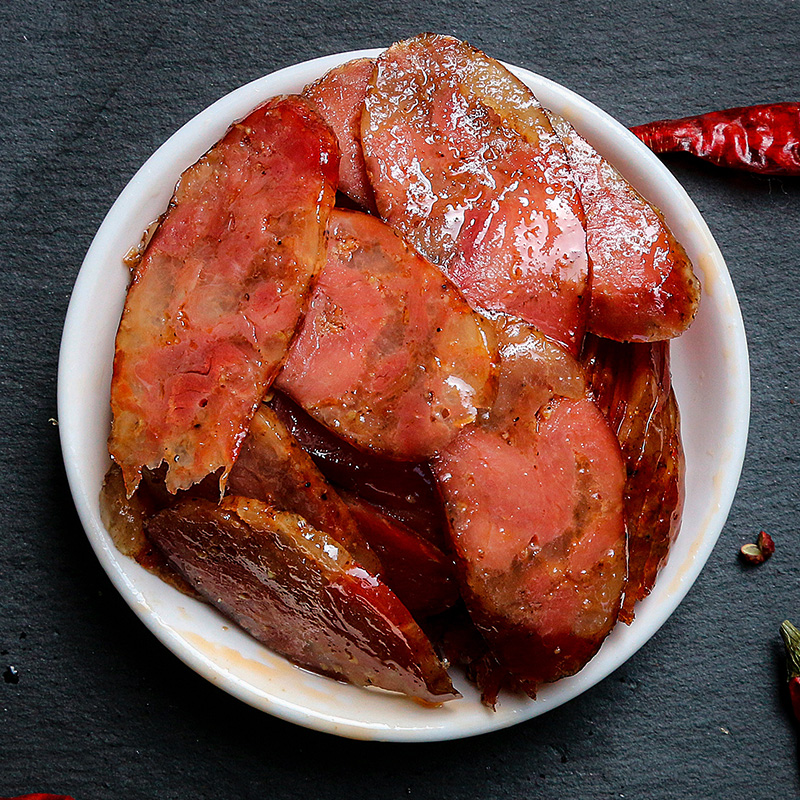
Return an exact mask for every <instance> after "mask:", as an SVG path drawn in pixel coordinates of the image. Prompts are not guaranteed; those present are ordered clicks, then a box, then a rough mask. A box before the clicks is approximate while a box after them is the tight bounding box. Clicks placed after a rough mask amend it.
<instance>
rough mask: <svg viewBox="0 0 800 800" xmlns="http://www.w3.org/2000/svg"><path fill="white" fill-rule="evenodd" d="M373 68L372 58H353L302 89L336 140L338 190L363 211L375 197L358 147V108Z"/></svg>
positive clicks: (373, 201)
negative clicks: (329, 127)
mask: <svg viewBox="0 0 800 800" xmlns="http://www.w3.org/2000/svg"><path fill="white" fill-rule="evenodd" d="M374 67H375V61H374V60H373V59H371V58H355V59H353V60H352V61H347V62H346V63H344V64H340V65H339V66H336V67H334V68H333V69H331V70H329V71H328V72H326V73H325V74H324V75H323V76H322V77H321V78H320V79H319V80H318V81H315V82H314V83H311V84H309V85H308V86H306V88H305V89H303V96H304V97H306V98H308V99H309V100H311V102H312V103H313V104H314V107H315V108H316V109H317V111H318V112H319V114H320V116H321V117H322V118H323V119H324V120H325V122H327V123H328V125H330V126H331V130H333V132H334V133H335V134H336V139H337V140H338V142H339V151H340V153H341V159H340V161H339V189H340V190H341V191H343V192H344V193H345V194H346V195H347V196H348V197H350V198H351V199H352V200H355V202H356V203H358V205H359V206H361V208H363V209H364V210H366V211H374V210H375V198H374V196H373V194H372V186H371V185H370V182H369V178H368V177H367V170H366V167H365V166H364V154H363V152H362V150H361V111H362V109H363V107H364V96H365V95H366V93H367V84H368V83H369V79H370V78H371V77H372V70H373V69H374Z"/></svg>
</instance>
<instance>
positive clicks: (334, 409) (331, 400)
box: [276, 209, 496, 460]
mask: <svg viewBox="0 0 800 800" xmlns="http://www.w3.org/2000/svg"><path fill="white" fill-rule="evenodd" d="M495 372H496V349H495V347H494V343H493V341H492V340H491V337H490V332H489V330H488V326H487V325H486V324H485V323H484V321H483V320H482V318H481V317H479V316H478V315H477V314H476V313H475V312H473V311H472V310H471V309H470V308H469V306H468V305H467V304H466V302H464V299H463V298H462V296H461V295H460V293H459V292H458V290H457V289H456V288H455V286H453V284H452V283H451V282H450V281H448V280H447V279H446V278H444V277H443V276H442V274H441V272H440V271H439V270H438V269H437V268H436V267H434V266H433V265H432V264H430V263H429V262H428V261H426V260H425V259H424V258H422V257H421V256H419V255H418V254H417V253H415V252H414V251H413V250H412V249H410V248H409V247H408V246H407V245H406V243H405V242H404V241H403V240H402V239H401V238H400V237H399V236H397V234H395V233H394V232H393V231H392V230H391V229H390V228H389V227H388V226H387V225H385V224H384V223H383V222H381V221H380V220H379V219H377V218H375V217H371V216H369V215H367V214H361V213H359V212H355V211H342V210H339V209H336V210H334V212H333V213H332V214H331V218H330V224H329V226H328V249H327V260H326V262H325V266H324V268H323V270H322V272H321V273H320V275H319V278H318V280H317V283H316V286H315V288H314V292H313V294H312V296H311V302H310V304H309V308H308V311H307V313H306V316H305V320H304V322H303V325H302V327H301V328H300V331H299V333H298V335H297V337H296V338H295V340H294V342H293V343H292V347H291V350H290V351H289V356H288V358H287V360H286V364H285V365H284V367H283V370H282V371H281V373H280V375H279V376H278V379H277V381H276V386H277V387H278V388H280V389H281V390H282V391H284V392H286V393H287V394H289V395H290V396H291V397H292V398H294V399H295V400H296V401H297V402H298V403H299V404H300V405H301V406H302V407H303V408H304V409H305V410H306V411H308V412H309V413H310V414H311V415H312V416H314V417H315V418H317V419H318V420H319V421H321V422H322V423H324V424H325V425H326V426H327V427H329V428H331V429H332V430H334V431H336V433H338V434H339V435H341V436H343V437H345V438H347V439H349V440H350V441H352V442H354V443H355V444H357V445H358V446H359V447H362V448H365V449H372V450H376V451H378V452H381V453H384V454H386V455H388V456H390V457H392V458H398V459H405V460H420V459H422V458H425V457H426V456H428V455H430V454H431V453H433V452H434V451H436V450H438V449H440V448H442V447H444V446H445V445H446V444H447V443H448V442H449V441H450V440H451V439H452V438H453V437H454V436H455V435H456V433H457V432H458V431H459V429H460V428H462V427H463V426H464V425H467V424H469V423H470V422H472V421H473V420H474V419H475V418H476V416H477V414H478V411H479V410H480V409H484V408H488V407H489V406H490V405H491V403H492V400H493V398H494V391H495Z"/></svg>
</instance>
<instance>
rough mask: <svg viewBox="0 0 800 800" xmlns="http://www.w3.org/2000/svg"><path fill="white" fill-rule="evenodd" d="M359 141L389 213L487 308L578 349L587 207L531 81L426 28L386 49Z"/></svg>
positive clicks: (584, 300)
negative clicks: (585, 210) (419, 34)
mask: <svg viewBox="0 0 800 800" xmlns="http://www.w3.org/2000/svg"><path fill="white" fill-rule="evenodd" d="M361 140H362V146H363V149H364V157H365V162H366V166H367V172H368V174H369V175H370V178H371V181H372V186H373V189H374V191H375V200H376V203H377V206H378V210H379V212H380V214H381V216H383V217H384V219H386V220H387V221H388V222H389V224H390V225H391V226H392V227H394V228H396V229H397V230H399V231H401V232H402V233H403V235H404V236H406V238H407V239H408V240H409V241H410V242H411V243H412V244H413V245H414V246H415V247H416V248H417V249H418V250H419V251H420V252H421V253H422V254H423V255H425V256H427V257H428V258H429V259H430V260H431V261H433V262H434V263H436V264H438V265H439V266H441V267H442V268H443V269H444V271H445V272H446V273H447V274H448V275H449V276H450V277H451V278H452V279H453V281H454V282H455V283H456V285H457V286H458V287H459V288H460V289H461V290H462V292H463V293H464V295H465V297H466V298H467V300H468V301H469V302H470V304H471V305H472V306H473V307H474V308H477V309H486V310H499V311H503V312H506V313H509V314H512V315H514V316H518V317H521V318H522V319H524V320H526V321H527V322H530V323H532V324H533V325H535V326H536V327H537V328H539V329H540V330H541V331H543V332H544V333H546V334H547V335H549V336H551V337H553V338H554V339H556V340H557V341H558V342H560V343H562V344H563V345H565V346H566V347H567V348H568V349H569V350H571V351H572V352H573V353H574V354H577V352H578V350H579V349H580V342H581V339H582V336H583V331H584V327H585V319H586V312H587V308H588V302H589V292H588V277H589V271H588V261H587V256H586V234H585V230H584V227H583V223H582V213H583V212H582V209H581V206H580V201H579V198H578V194H577V191H576V189H575V185H574V183H573V181H572V175H571V172H570V169H569V165H568V162H567V159H566V155H565V153H564V148H563V146H562V144H561V142H560V140H559V138H558V136H557V135H556V134H555V132H554V131H553V128H552V126H551V124H550V122H549V120H548V118H547V115H546V114H545V113H544V111H543V109H542V108H541V106H540V105H539V103H538V102H537V100H536V98H535V97H534V96H533V94H532V93H531V92H530V90H529V89H528V88H527V87H526V86H525V85H524V84H523V83H522V82H521V81H519V80H517V78H515V77H514V76H513V75H512V74H511V73H510V72H508V70H506V69H505V67H503V66H502V65H501V64H499V63H498V62H497V61H494V60H493V59H490V58H488V57H487V56H486V55H484V54H483V53H481V52H479V51H478V50H475V49H473V48H471V47H470V46H469V45H467V44H465V43H463V42H459V41H457V40H456V39H452V38H450V37H447V36H437V35H433V34H424V35H422V36H417V37H415V38H413V39H409V40H407V41H404V42H400V43H398V44H395V45H393V46H392V47H390V48H389V49H388V50H386V51H385V52H384V54H383V55H382V56H381V57H380V58H378V60H377V62H376V69H375V72H374V74H373V77H372V80H371V84H370V87H369V89H368V90H367V97H366V104H365V110H364V115H363V117H362V128H361Z"/></svg>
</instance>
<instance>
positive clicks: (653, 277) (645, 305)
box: [550, 114, 700, 342]
mask: <svg viewBox="0 0 800 800" xmlns="http://www.w3.org/2000/svg"><path fill="white" fill-rule="evenodd" d="M550 117H551V119H552V121H553V125H554V127H555V129H556V132H557V133H558V134H559V136H560V137H561V140H562V141H563V142H564V145H565V147H566V151H567V156H568V158H569V161H570V164H571V165H572V171H573V174H574V175H575V182H576V184H577V186H578V191H579V192H580V195H581V200H582V202H583V208H584V211H585V213H586V237H587V248H588V251H589V259H590V261H591V264H592V301H591V304H590V306H589V324H588V328H589V330H591V331H593V332H594V333H596V334H598V335H599V336H605V337H607V338H609V339H616V340H618V341H624V342H633V341H635V342H649V341H656V340H660V339H671V338H672V337H674V336H679V335H680V334H681V333H683V331H685V330H686V328H688V327H689V324H690V323H691V321H692V320H693V319H694V315H695V314H696V313H697V305H698V303H699V302H700V282H699V281H698V280H697V277H696V276H695V274H694V271H693V269H692V262H691V261H690V260H689V256H687V255H686V251H685V250H684V249H683V247H682V246H681V245H680V243H679V242H678V241H677V240H676V239H675V237H674V236H673V235H672V232H671V231H670V229H669V228H668V227H667V224H666V223H665V222H664V218H663V217H662V215H661V212H660V211H659V210H658V209H657V208H656V207H655V206H653V205H652V204H650V203H648V202H647V201H646V200H645V199H644V198H643V197H642V196H641V195H640V194H639V193H638V192H637V191H636V190H635V189H634V188H633V186H631V185H630V184H629V183H628V181H626V180H625V178H623V177H622V175H621V174H620V173H619V172H618V171H617V170H616V169H615V168H614V167H612V166H611V164H609V163H608V161H606V160H605V159H604V158H603V157H602V156H601V155H600V154H599V153H598V152H597V151H596V150H595V149H594V148H593V147H592V146H591V145H590V144H589V143H588V142H587V141H586V140H585V139H583V138H582V137H581V136H580V135H579V134H578V133H577V131H576V130H575V129H574V128H573V127H572V126H571V125H570V124H569V123H568V122H567V121H566V120H565V119H563V118H562V117H559V116H558V115H556V114H551V115H550Z"/></svg>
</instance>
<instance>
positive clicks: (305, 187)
mask: <svg viewBox="0 0 800 800" xmlns="http://www.w3.org/2000/svg"><path fill="white" fill-rule="evenodd" d="M337 159H338V151H337V147H336V142H335V139H334V137H333V135H332V133H331V132H330V129H329V128H328V127H327V126H326V125H325V124H324V123H323V122H322V121H321V120H320V118H319V117H318V115H317V114H316V112H314V111H313V109H312V108H311V107H310V105H309V104H308V103H307V101H305V100H303V99H302V98H299V97H286V98H276V99H274V100H271V101H270V102H268V103H266V104H265V105H263V106H261V107H260V108H258V109H256V110H255V111H253V112H252V113H251V114H250V115H249V116H248V117H247V118H245V119H244V120H242V121H241V122H239V123H237V124H235V125H233V126H232V127H231V128H230V130H229V131H228V132H227V133H226V135H225V136H224V137H223V138H222V140H221V141H220V142H219V143H217V144H216V145H215V146H214V147H212V148H211V150H209V151H208V153H206V155H204V156H203V157H202V158H201V159H200V160H199V161H198V162H197V163H196V164H194V165H193V166H191V167H190V168H189V169H187V170H186V171H185V172H184V173H183V175H182V176H181V179H180V182H179V183H178V186H177V188H176V190H175V194H174V196H173V198H172V201H171V202H170V205H169V208H168V210H167V212H166V214H165V216H164V219H163V220H162V222H161V224H160V225H159V227H158V229H157V231H156V232H155V235H154V236H153V238H152V239H151V240H150V243H149V245H148V246H147V249H146V251H145V253H144V255H143V257H142V259H141V262H140V263H139V265H138V267H137V268H136V270H135V272H134V275H133V279H132V283H131V286H130V288H129V290H128V296H127V299H126V301H125V308H124V311H123V314H122V320H121V322H120V326H119V331H118V333H117V340H116V353H115V357H114V374H113V380H112V386H111V408H112V413H113V422H112V429H111V437H110V439H109V450H110V452H111V455H112V458H113V459H114V460H115V461H116V462H117V463H118V464H119V465H120V467H121V468H122V472H123V475H124V478H125V484H126V487H127V491H128V494H129V495H130V494H132V493H133V491H134V490H135V488H136V486H137V485H138V483H139V481H140V479H141V475H142V468H144V467H148V468H151V469H156V468H158V467H159V466H160V465H161V464H162V462H164V463H166V465H167V475H166V485H167V488H168V489H169V490H170V491H171V492H173V493H174V492H176V491H177V490H179V489H185V488H188V487H189V486H191V485H192V484H194V483H196V482H198V481H200V480H202V479H203V478H204V477H205V476H206V475H208V474H210V473H215V472H217V471H219V473H220V478H219V479H220V485H221V486H224V481H225V478H226V476H227V474H228V472H229V471H230V468H231V466H232V464H233V461H234V459H235V457H236V453H237V451H238V448H239V445H240V443H241V440H242V438H243V437H244V435H245V434H246V432H247V428H248V425H249V423H250V418H251V417H252V415H253V413H254V412H255V410H256V407H257V405H258V403H259V402H260V400H261V398H262V396H263V394H264V392H265V390H266V389H267V387H268V386H269V384H270V382H271V381H272V379H273V377H274V376H275V374H276V373H277V371H278V370H279V369H280V366H281V364H282V362H283V360H284V358H285V355H286V352H287V349H288V347H289V343H290V341H291V339H292V336H293V334H294V331H295V327H296V325H297V322H298V320H299V319H300V316H301V314H302V312H303V309H304V307H305V303H306V298H307V294H308V291H309V289H310V286H311V282H312V280H313V278H314V276H315V274H316V273H317V271H318V270H319V268H320V267H321V266H322V258H323V254H324V247H323V242H324V233H325V225H326V222H327V217H328V213H329V211H330V208H331V207H332V206H333V202H334V197H335V191H336V179H337V178H336V175H337V168H338V167H337Z"/></svg>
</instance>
